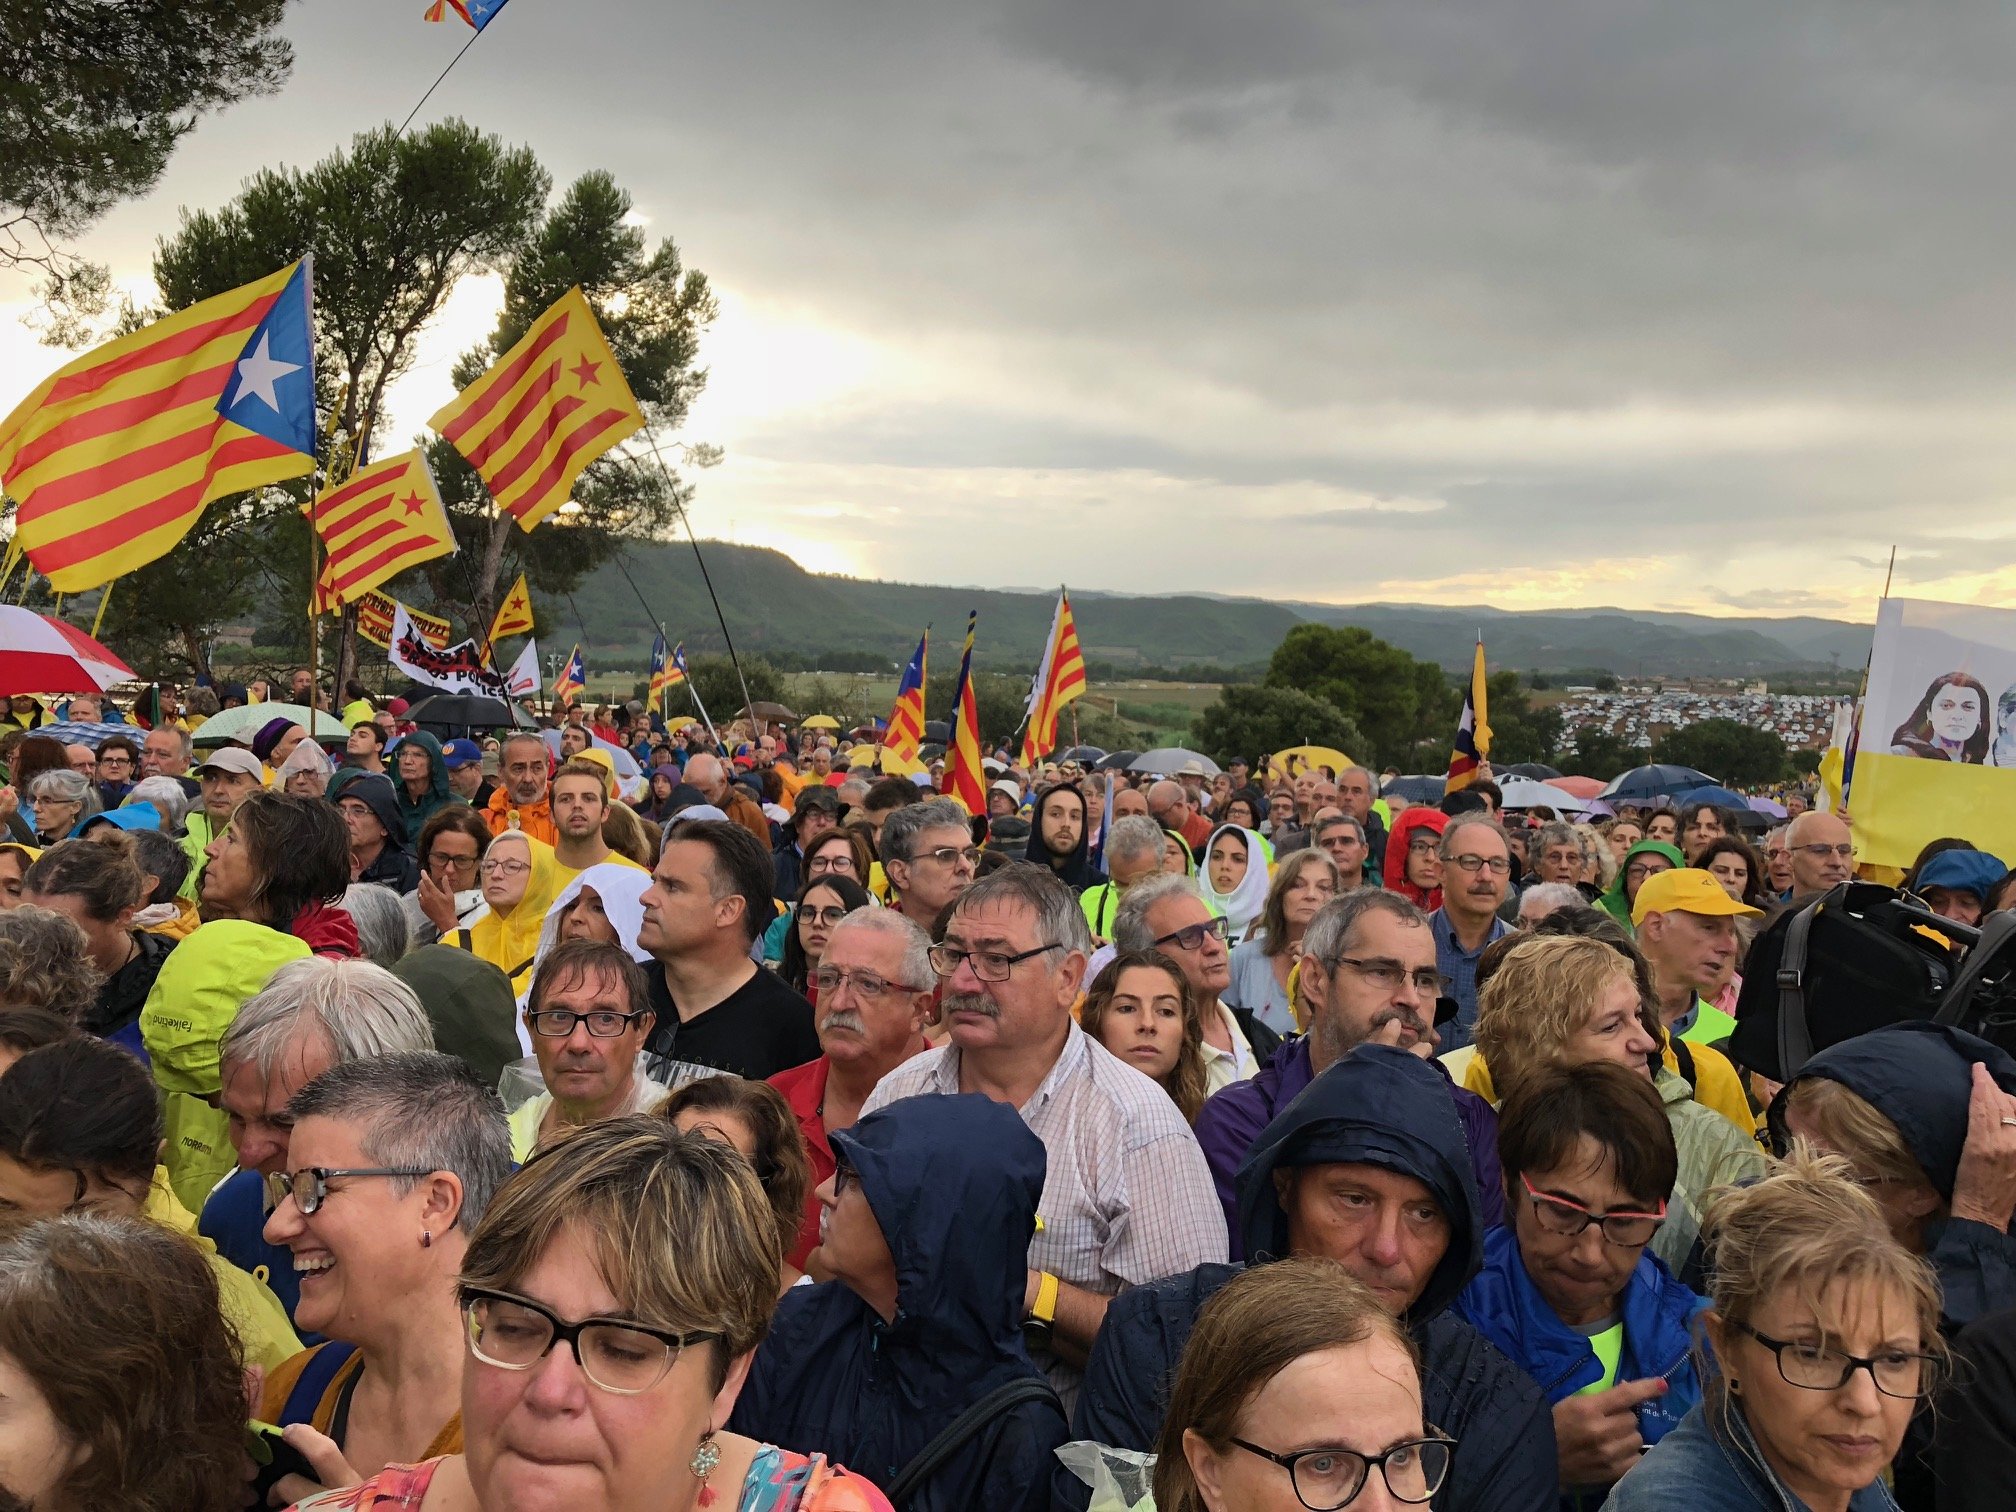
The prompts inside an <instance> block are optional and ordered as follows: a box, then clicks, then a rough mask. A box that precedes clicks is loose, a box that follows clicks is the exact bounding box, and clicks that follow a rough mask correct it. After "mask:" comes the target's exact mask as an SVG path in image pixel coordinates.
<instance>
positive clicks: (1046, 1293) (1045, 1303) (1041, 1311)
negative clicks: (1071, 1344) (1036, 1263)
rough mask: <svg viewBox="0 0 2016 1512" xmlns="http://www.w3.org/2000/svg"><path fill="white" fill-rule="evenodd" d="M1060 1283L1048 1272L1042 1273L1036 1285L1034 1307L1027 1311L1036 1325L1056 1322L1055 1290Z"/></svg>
mask: <svg viewBox="0 0 2016 1512" xmlns="http://www.w3.org/2000/svg"><path fill="white" fill-rule="evenodd" d="M1060 1284H1061V1283H1060V1282H1059V1281H1058V1280H1057V1278H1056V1277H1055V1276H1053V1275H1051V1274H1050V1272H1048V1271H1045V1272H1043V1275H1042V1278H1041V1279H1040V1280H1038V1281H1037V1283H1036V1305H1035V1306H1034V1307H1032V1308H1030V1309H1029V1316H1030V1317H1032V1318H1034V1319H1035V1320H1036V1321H1037V1322H1038V1323H1055V1322H1056V1321H1057V1289H1058V1287H1059V1285H1060Z"/></svg>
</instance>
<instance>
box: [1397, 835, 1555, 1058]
mask: <svg viewBox="0 0 2016 1512" xmlns="http://www.w3.org/2000/svg"><path fill="white" fill-rule="evenodd" d="M1440 854H1441V857H1442V906H1441V907H1440V908H1438V909H1436V910H1435V912H1434V913H1432V914H1430V915H1429V916H1428V928H1429V932H1430V933H1431V934H1433V935H1434V936H1435V959H1436V963H1437V965H1438V966H1439V967H1440V969H1441V972H1442V975H1443V976H1445V977H1447V978H1448V979H1449V981H1448V985H1447V986H1446V987H1444V988H1443V991H1444V993H1445V994H1446V995H1447V996H1449V997H1452V998H1454V999H1455V1000H1456V1017H1455V1018H1454V1019H1452V1020H1451V1021H1450V1022H1449V1023H1448V1025H1447V1026H1445V1028H1444V1029H1443V1032H1442V1048H1443V1049H1445V1050H1458V1049H1461V1048H1462V1047H1463V1046H1465V1045H1467V1044H1469V1043H1470V1041H1471V1039H1472V1038H1473V1030H1474V1028H1475V1025H1476V1023H1477V962H1478V961H1479V959H1481V958H1482V956H1483V954H1484V950H1485V947H1486V946H1488V945H1489V944H1490V943H1491V942H1492V941H1493V940H1496V939H1498V938H1500V937H1501V936H1503V935H1506V934H1508V933H1510V932H1511V926H1510V925H1508V924H1507V923H1506V922H1505V921H1504V920H1503V919H1501V918H1499V917H1498V910H1499V909H1500V908H1502V907H1504V904H1505V896H1506V894H1507V893H1508V892H1509V891H1510V889H1511V886H1512V846H1511V843H1510V842H1509V841H1507V840H1506V838H1505V831H1504V830H1503V829H1501V828H1500V827H1499V824H1498V821H1497V820H1496V819H1493V818H1491V817H1490V816H1489V815H1487V814H1465V815H1461V816H1459V817H1457V818H1454V819H1451V820H1450V821H1449V827H1448V828H1447V829H1445V830H1443V832H1442V844H1441V848H1440ZM1577 856H1578V858H1579V856H1580V848H1579V847H1578V848H1577Z"/></svg>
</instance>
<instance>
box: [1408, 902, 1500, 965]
mask: <svg viewBox="0 0 2016 1512" xmlns="http://www.w3.org/2000/svg"><path fill="white" fill-rule="evenodd" d="M1428 927H1429V928H1430V929H1432V930H1434V931H1435V944H1436V947H1437V948H1438V949H1440V948H1447V950H1448V951H1449V952H1450V954H1452V955H1458V956H1461V957H1462V958H1463V959H1464V960H1466V961H1474V960H1476V959H1477V958H1478V957H1479V956H1481V955H1483V954H1484V951H1485V947H1486V946H1488V945H1490V944H1491V942H1492V941H1493V940H1501V939H1503V938H1504V937H1505V936H1506V935H1508V934H1510V933H1511V932H1512V927H1511V926H1510V925H1509V924H1507V923H1506V922H1505V921H1504V920H1503V919H1501V918H1499V917H1498V916H1497V915H1496V914H1493V915H1492V916H1491V932H1490V933H1489V934H1487V935H1485V936H1484V944H1483V945H1479V946H1478V947H1477V948H1476V949H1475V950H1465V949H1464V948H1463V942H1462V941H1461V940H1458V939H1457V938H1456V926H1455V925H1453V924H1451V923H1450V922H1449V916H1448V915H1447V914H1445V913H1444V912H1443V911H1442V910H1441V909H1439V908H1438V909H1436V910H1435V912H1433V913H1432V914H1430V915H1428Z"/></svg>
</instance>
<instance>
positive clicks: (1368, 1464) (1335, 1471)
mask: <svg viewBox="0 0 2016 1512" xmlns="http://www.w3.org/2000/svg"><path fill="white" fill-rule="evenodd" d="M1232 1442H1233V1443H1235V1444H1237V1445H1238V1446H1239V1447H1240V1448H1241V1449H1244V1450H1245V1451H1246V1452H1247V1453H1248V1454H1257V1455H1259V1456H1260V1458H1262V1459H1264V1460H1272V1461H1273V1462H1274V1463H1275V1464H1277V1465H1279V1466H1280V1467H1281V1468H1282V1469H1284V1470H1286V1471H1287V1472H1288V1477H1289V1479H1290V1481H1291V1482H1292V1483H1293V1484H1294V1487H1295V1498H1296V1500H1297V1501H1299V1502H1301V1503H1302V1505H1303V1506H1305V1507H1307V1508H1308V1509H1309V1512H1337V1509H1338V1508H1340V1507H1348V1506H1350V1505H1351V1503H1352V1502H1353V1501H1355V1500H1357V1497H1358V1493H1359V1492H1360V1491H1362V1490H1364V1489H1365V1481H1366V1478H1367V1477H1368V1476H1370V1475H1371V1473H1372V1467H1373V1466H1374V1465H1377V1466H1378V1467H1379V1475H1380V1477H1381V1478H1382V1479H1383V1480H1384V1481H1385V1482H1386V1489H1387V1490H1388V1491H1390V1492H1392V1493H1393V1497H1394V1499H1395V1500H1396V1501H1403V1502H1407V1503H1409V1504H1411V1505H1416V1506H1418V1505H1419V1504H1420V1503H1422V1502H1425V1501H1427V1500H1428V1499H1429V1498H1430V1497H1431V1496H1433V1495H1434V1494H1435V1493H1436V1492H1437V1491H1439V1490H1441V1489H1442V1482H1443V1481H1444V1480H1445V1479H1447V1478H1448V1475H1449V1455H1450V1451H1451V1450H1452V1449H1454V1448H1455V1447H1456V1444H1455V1441H1454V1440H1453V1439H1446V1438H1440V1437H1436V1438H1418V1439H1409V1440H1407V1441H1406V1442H1405V1443H1401V1444H1395V1445H1394V1446H1393V1447H1392V1448H1390V1449H1388V1450H1386V1451H1385V1452H1384V1453H1382V1454H1360V1453H1359V1452H1358V1451H1357V1450H1355V1449H1303V1450H1300V1451H1298V1452H1297V1453H1294V1454H1276V1453H1275V1452H1274V1451H1273V1450H1272V1449H1262V1448H1261V1447H1260V1446H1259V1445H1258V1444H1249V1443H1247V1442H1246V1440H1245V1439H1242V1438H1235V1439H1233V1440H1232Z"/></svg>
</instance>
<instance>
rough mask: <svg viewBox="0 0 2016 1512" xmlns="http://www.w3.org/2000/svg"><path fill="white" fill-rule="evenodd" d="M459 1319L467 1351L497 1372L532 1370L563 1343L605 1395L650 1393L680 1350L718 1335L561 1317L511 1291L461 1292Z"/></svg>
mask: <svg viewBox="0 0 2016 1512" xmlns="http://www.w3.org/2000/svg"><path fill="white" fill-rule="evenodd" d="M462 1320H463V1324H464V1326H465V1327H466V1328H467V1329H468V1331H469V1352H470V1353H471V1354H473V1355H475V1356H476V1358H477V1359H479V1360H481V1361H482V1362H483V1363H484V1364H485V1365H494V1366H496V1367H497V1368H498V1369H499V1370H530V1369H531V1368H532V1367H533V1366H534V1365H537V1364H538V1363H539V1362H540V1361H541V1360H543V1359H545V1358H546V1356H547V1355H548V1354H549V1353H550V1352H551V1351H552V1349H553V1346H554V1345H555V1344H560V1343H564V1344H567V1345H569V1346H570V1347H571V1348H572V1349H573V1351H574V1358H575V1360H576V1361H577V1362H578V1363H579V1364H580V1366H581V1373H582V1374H583V1375H585V1376H587V1377H588V1379H589V1380H590V1381H592V1382H594V1384H595V1385H597V1386H599V1387H601V1388H602V1390H604V1391H608V1392H613V1393H615V1394H616V1395H617V1396H636V1395H637V1394H638V1393H640V1392H645V1391H649V1390H650V1389H651V1388H652V1387H653V1386H656V1385H657V1384H658V1383H659V1382H660V1381H662V1380H664V1379H665V1376H666V1374H667V1373H668V1372H669V1371H670V1370H671V1369H672V1367H673V1365H675V1364H676V1363H678V1360H679V1355H680V1353H681V1352H682V1351H684V1350H686V1349H690V1348H691V1347H692V1346H693V1345H695V1344H707V1343H712V1342H714V1341H715V1340H718V1339H720V1338H721V1337H722V1335H721V1334H720V1333H718V1332H713V1331H703V1332H699V1333H686V1334H682V1333H676V1332H674V1331H673V1330H671V1329H668V1328H653V1327H652V1326H651V1325H650V1324H648V1323H635V1322H632V1321H630V1320H629V1319H627V1318H583V1319H582V1320H581V1321H580V1322H578V1323H566V1322H562V1321H561V1319H560V1317H559V1316H558V1315H557V1314H555V1313H554V1312H552V1311H551V1310H549V1309H548V1308H545V1307H542V1306H541V1305H540V1304H539V1303H537V1302H534V1301H532V1300H531V1299H530V1298H529V1297H519V1296H513V1295H512V1294H511V1293H510V1292H501V1291H487V1290H484V1289H482V1288H479V1287H473V1286H465V1287H464V1288H462Z"/></svg>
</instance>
